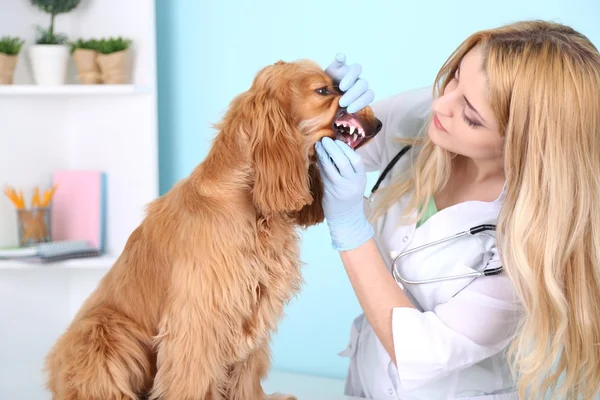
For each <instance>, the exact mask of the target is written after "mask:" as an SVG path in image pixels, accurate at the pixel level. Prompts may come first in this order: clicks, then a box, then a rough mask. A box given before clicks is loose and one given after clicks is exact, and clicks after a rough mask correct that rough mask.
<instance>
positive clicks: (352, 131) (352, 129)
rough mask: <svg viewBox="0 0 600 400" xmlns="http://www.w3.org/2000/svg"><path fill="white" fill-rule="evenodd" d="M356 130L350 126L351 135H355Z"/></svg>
mask: <svg viewBox="0 0 600 400" xmlns="http://www.w3.org/2000/svg"><path fill="white" fill-rule="evenodd" d="M355 129H356V128H355V127H354V126H350V134H351V135H352V134H353V133H354V130H355Z"/></svg>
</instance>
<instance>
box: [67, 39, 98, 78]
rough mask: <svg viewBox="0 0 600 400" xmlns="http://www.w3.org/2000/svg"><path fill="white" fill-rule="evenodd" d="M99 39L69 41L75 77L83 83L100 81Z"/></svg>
mask: <svg viewBox="0 0 600 400" xmlns="http://www.w3.org/2000/svg"><path fill="white" fill-rule="evenodd" d="M98 48H99V41H98V40H95V39H88V40H84V39H78V40H77V41H75V42H73V43H71V52H72V54H73V60H74V61H75V66H76V67H77V72H78V74H77V78H78V80H79V83H81V84H84V85H95V84H99V83H102V79H101V77H100V67H99V66H98V54H99V52H98Z"/></svg>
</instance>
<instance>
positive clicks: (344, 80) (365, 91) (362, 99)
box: [325, 53, 375, 113]
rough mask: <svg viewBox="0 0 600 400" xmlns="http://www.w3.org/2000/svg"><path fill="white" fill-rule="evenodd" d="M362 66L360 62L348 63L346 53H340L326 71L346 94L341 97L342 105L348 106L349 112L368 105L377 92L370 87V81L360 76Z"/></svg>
mask: <svg viewBox="0 0 600 400" xmlns="http://www.w3.org/2000/svg"><path fill="white" fill-rule="evenodd" d="M361 72H362V66H361V65H360V64H352V65H350V66H348V65H346V55H345V54H344V53H338V54H337V55H336V56H335V59H334V60H333V62H332V63H331V64H329V66H328V67H327V68H325V73H327V75H329V76H330V77H331V78H332V79H333V80H334V81H335V82H336V83H338V85H339V88H340V90H341V91H342V92H344V95H343V96H342V97H341V98H340V102H339V103H340V107H342V108H346V111H348V112H349V113H355V112H357V111H359V110H361V109H363V108H365V107H366V106H368V105H369V104H370V103H371V102H372V101H373V99H374V98H375V94H374V93H373V91H372V90H371V89H369V83H368V82H367V81H366V80H365V79H363V78H360V74H361Z"/></svg>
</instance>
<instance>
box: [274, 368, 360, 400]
mask: <svg viewBox="0 0 600 400" xmlns="http://www.w3.org/2000/svg"><path fill="white" fill-rule="evenodd" d="M263 388H264V390H265V392H266V393H267V394H270V393H273V392H279V393H284V394H291V395H293V396H296V398H297V399H298V400H359V399H361V398H359V397H352V396H344V394H343V393H344V380H342V379H332V378H323V377H318V376H311V375H303V374H294V373H288V372H281V371H274V370H273V371H271V373H270V374H269V377H268V378H267V379H266V380H265V381H264V382H263Z"/></svg>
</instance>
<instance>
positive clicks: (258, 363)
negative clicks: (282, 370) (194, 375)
mask: <svg viewBox="0 0 600 400" xmlns="http://www.w3.org/2000/svg"><path fill="white" fill-rule="evenodd" d="M269 366H270V357H269V346H268V341H265V343H264V344H263V345H261V346H259V347H258V348H257V349H256V350H254V351H253V352H252V353H250V355H249V356H248V358H247V359H246V360H244V361H241V362H238V363H237V364H235V365H234V366H233V368H232V369H231V372H230V375H229V381H228V383H227V400H296V397H294V396H291V395H286V394H280V393H274V394H270V395H267V394H265V392H264V391H263V388H262V386H261V380H262V379H264V378H266V376H267V373H268V371H269Z"/></svg>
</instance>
